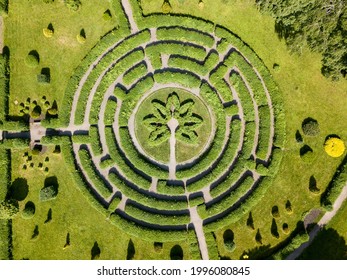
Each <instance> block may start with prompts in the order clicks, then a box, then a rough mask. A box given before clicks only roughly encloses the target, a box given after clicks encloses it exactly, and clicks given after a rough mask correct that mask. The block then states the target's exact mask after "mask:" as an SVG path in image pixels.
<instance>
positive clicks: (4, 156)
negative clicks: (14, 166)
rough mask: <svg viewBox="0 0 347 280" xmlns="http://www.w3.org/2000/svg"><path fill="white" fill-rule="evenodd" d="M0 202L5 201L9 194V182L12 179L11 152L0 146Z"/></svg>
mask: <svg viewBox="0 0 347 280" xmlns="http://www.w3.org/2000/svg"><path fill="white" fill-rule="evenodd" d="M0 178H1V182H2V183H1V184H0V202H2V201H4V200H5V198H6V195H7V188H8V184H9V182H10V181H11V152H10V151H9V150H6V149H3V148H0Z"/></svg>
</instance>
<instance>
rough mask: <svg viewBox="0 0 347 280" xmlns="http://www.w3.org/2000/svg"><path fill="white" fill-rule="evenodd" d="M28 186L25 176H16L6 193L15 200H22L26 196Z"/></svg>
mask: <svg viewBox="0 0 347 280" xmlns="http://www.w3.org/2000/svg"><path fill="white" fill-rule="evenodd" d="M28 193H29V186H28V182H27V180H26V179H25V178H16V179H15V180H14V181H13V182H12V184H11V187H10V188H9V192H8V195H9V197H10V198H12V199H15V200H17V201H23V200H25V198H26V197H27V196H28Z"/></svg>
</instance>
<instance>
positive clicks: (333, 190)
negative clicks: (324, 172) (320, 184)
mask: <svg viewBox="0 0 347 280" xmlns="http://www.w3.org/2000/svg"><path fill="white" fill-rule="evenodd" d="M346 184H347V156H346V157H345V158H344V159H343V161H342V163H341V164H340V165H339V167H338V168H337V170H336V172H335V174H334V175H333V177H332V178H331V181H330V183H329V185H328V187H327V188H326V190H325V192H324V193H323V194H322V196H321V205H322V207H324V208H325V209H326V210H327V211H331V210H332V209H333V205H334V203H335V201H336V199H337V198H338V196H339V195H340V193H341V191H342V189H343V187H344V186H345V185H346Z"/></svg>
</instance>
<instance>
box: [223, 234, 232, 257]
mask: <svg viewBox="0 0 347 280" xmlns="http://www.w3.org/2000/svg"><path fill="white" fill-rule="evenodd" d="M223 241H224V247H225V249H227V250H228V251H229V252H232V251H234V250H235V243H234V233H233V231H232V230H230V229H227V230H226V231H224V233H223Z"/></svg>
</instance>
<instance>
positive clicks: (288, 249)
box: [272, 232, 309, 260]
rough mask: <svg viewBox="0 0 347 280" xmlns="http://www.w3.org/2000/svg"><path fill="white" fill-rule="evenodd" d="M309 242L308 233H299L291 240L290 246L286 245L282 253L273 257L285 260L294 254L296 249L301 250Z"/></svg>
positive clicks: (279, 252)
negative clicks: (302, 245)
mask: <svg viewBox="0 0 347 280" xmlns="http://www.w3.org/2000/svg"><path fill="white" fill-rule="evenodd" d="M308 240H309V235H308V234H307V233H306V232H304V233H298V234H297V235H295V236H294V237H293V238H292V239H291V241H290V243H289V244H288V245H286V246H285V247H284V248H282V249H281V250H280V251H278V252H277V253H275V254H274V255H272V257H273V258H274V259H275V260H283V259H285V258H286V257H288V256H289V255H290V254H291V253H292V252H294V251H295V249H297V248H299V247H300V246H301V244H303V243H305V242H307V241H308Z"/></svg>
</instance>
